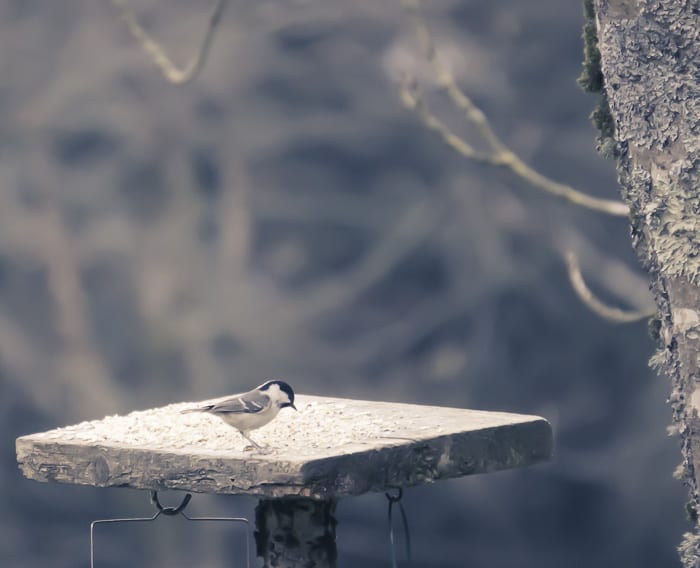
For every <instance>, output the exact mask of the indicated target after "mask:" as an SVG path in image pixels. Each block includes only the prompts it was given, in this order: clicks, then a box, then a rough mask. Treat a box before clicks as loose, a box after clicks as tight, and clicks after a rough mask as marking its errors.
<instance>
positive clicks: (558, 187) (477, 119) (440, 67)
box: [401, 0, 629, 217]
mask: <svg viewBox="0 0 700 568" xmlns="http://www.w3.org/2000/svg"><path fill="white" fill-rule="evenodd" d="M404 4H405V6H406V8H407V10H408V12H409V13H410V14H411V16H412V19H413V21H414V23H415V26H416V30H417V33H418V36H419V38H420V42H421V47H422V49H423V55H424V57H425V58H426V60H427V61H428V63H430V65H431V66H432V67H433V70H434V72H435V75H436V77H437V82H438V85H439V86H440V87H441V88H442V89H444V90H445V91H446V92H447V95H448V96H449V98H450V100H451V101H452V103H453V104H454V105H455V106H456V107H457V108H458V109H460V110H461V111H462V112H463V113H464V117H465V119H466V120H467V122H469V123H471V124H473V125H474V126H475V127H476V128H477V129H478V131H479V132H480V134H481V136H482V137H483V138H484V139H485V140H486V142H487V144H488V146H489V149H490V150H489V152H488V153H486V154H485V153H480V152H477V151H476V150H474V148H473V147H472V146H471V145H470V144H468V143H467V142H466V141H465V140H464V139H463V138H461V137H459V136H457V135H456V134H454V133H453V132H452V130H450V128H449V127H447V125H445V124H444V123H443V122H442V121H440V120H439V119H438V118H437V117H435V115H434V114H432V113H431V112H430V111H429V109H428V107H427V105H426V104H425V101H424V100H423V98H422V97H421V96H420V93H419V92H418V90H417V89H416V88H415V87H414V88H407V86H406V84H405V83H404V84H403V85H402V88H401V100H402V101H403V103H404V105H405V106H406V107H408V108H410V109H412V110H415V111H416V112H417V113H418V115H419V116H420V118H421V120H422V121H423V123H424V124H425V125H426V126H427V127H428V128H429V129H430V130H433V131H434V132H437V133H438V134H439V135H440V136H441V138H442V139H443V141H444V142H445V143H446V144H447V145H448V146H450V147H451V148H453V149H454V150H456V151H457V152H459V153H460V154H461V155H462V156H464V157H465V158H468V159H470V160H475V161H478V162H486V163H490V164H493V165H495V166H500V167H505V168H507V169H509V170H510V171H511V172H513V173H514V174H516V175H517V176H518V177H520V178H521V179H523V180H525V181H527V182H528V183H529V184H530V185H531V186H533V187H535V188H538V189H541V190H543V191H546V192H547V193H550V194H552V195H556V196H558V197H561V198H563V199H566V200H567V201H569V202H571V203H574V204H576V205H580V206H582V207H586V208H588V209H593V210H595V211H599V212H601V213H606V214H608V215H616V216H620V217H626V216H627V215H628V214H629V207H627V205H625V204H624V203H623V202H621V201H617V200H611V199H601V198H598V197H593V196H591V195H588V194H586V193H583V192H581V191H578V190H577V189H574V188H573V187H571V186H569V185H567V184H563V183H559V182H556V181H554V180H551V179H549V178H548V177H546V176H543V175H542V174H540V173H539V172H537V171H535V170H534V169H532V168H531V167H530V166H528V165H527V164H526V163H525V162H523V161H522V160H521V159H520V158H519V157H518V156H517V155H516V154H515V153H514V152H513V151H512V150H510V149H509V148H508V147H507V146H506V145H505V144H504V143H503V142H502V141H501V140H500V139H499V138H498V136H497V135H496V133H495V132H494V131H493V129H492V128H491V124H490V123H489V120H488V118H487V117H486V115H485V114H484V112H483V111H482V110H481V109H480V108H479V107H478V106H477V105H476V104H475V103H474V101H472V100H471V99H470V98H469V97H468V96H467V95H466V93H465V92H464V91H462V90H461V89H460V88H459V86H458V85H457V82H456V80H455V78H454V75H453V73H452V72H451V71H450V69H449V68H448V67H447V66H446V65H445V64H444V63H443V62H442V60H441V58H440V56H439V54H438V51H437V49H436V48H435V42H434V41H433V37H432V35H431V34H430V31H429V30H428V28H427V26H426V25H425V23H424V22H423V18H422V16H421V14H420V11H419V3H418V1H417V0H405V1H404Z"/></svg>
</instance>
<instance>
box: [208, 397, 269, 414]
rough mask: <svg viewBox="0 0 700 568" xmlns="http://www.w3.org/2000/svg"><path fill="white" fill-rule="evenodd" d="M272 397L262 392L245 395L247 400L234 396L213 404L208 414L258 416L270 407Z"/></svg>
mask: <svg viewBox="0 0 700 568" xmlns="http://www.w3.org/2000/svg"><path fill="white" fill-rule="evenodd" d="M270 402H271V401H270V397H269V396H267V395H266V394H265V393H262V392H250V393H246V394H245V398H242V397H241V396H240V395H239V396H232V397H231V398H227V399H225V400H222V401H221V402H217V403H216V404H213V405H212V406H211V408H207V412H215V413H220V414H228V413H232V414H257V413H258V412H262V411H263V410H265V409H266V408H269V406H270Z"/></svg>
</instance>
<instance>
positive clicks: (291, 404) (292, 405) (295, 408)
mask: <svg viewBox="0 0 700 568" xmlns="http://www.w3.org/2000/svg"><path fill="white" fill-rule="evenodd" d="M289 406H291V407H292V408H293V409H294V410H296V411H297V412H299V409H298V408H297V407H296V406H294V403H293V402H290V403H289Z"/></svg>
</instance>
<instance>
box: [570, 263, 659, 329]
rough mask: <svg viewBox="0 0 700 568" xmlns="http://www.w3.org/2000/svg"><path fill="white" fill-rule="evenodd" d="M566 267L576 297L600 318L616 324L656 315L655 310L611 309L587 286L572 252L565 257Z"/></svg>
mask: <svg viewBox="0 0 700 568" xmlns="http://www.w3.org/2000/svg"><path fill="white" fill-rule="evenodd" d="M564 258H565V260H566V267H567V271H568V273H569V281H570V282H571V286H572V287H573V289H574V291H575V292H576V295H577V296H578V297H579V298H580V299H581V301H582V302H583V303H584V304H586V306H588V308H590V309H591V310H592V311H593V312H595V313H596V314H598V315H599V316H600V317H602V318H605V319H606V320H609V321H612V322H615V323H632V322H637V321H639V320H643V319H645V318H649V317H651V316H653V315H654V313H655V310H648V311H624V310H621V309H619V308H611V307H610V306H607V305H606V304H604V303H603V302H601V301H600V300H599V299H598V298H596V297H595V296H594V295H593V292H591V290H590V288H589V287H588V286H587V285H586V282H585V281H584V279H583V275H582V274H581V267H580V266H579V263H578V259H577V258H576V255H575V254H574V253H573V252H572V251H568V252H567V253H566V254H565V256H564Z"/></svg>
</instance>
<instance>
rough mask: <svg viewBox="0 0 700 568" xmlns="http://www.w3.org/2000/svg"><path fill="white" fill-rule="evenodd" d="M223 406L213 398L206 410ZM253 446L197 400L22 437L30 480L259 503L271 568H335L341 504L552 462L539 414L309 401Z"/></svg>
mask: <svg viewBox="0 0 700 568" xmlns="http://www.w3.org/2000/svg"><path fill="white" fill-rule="evenodd" d="M209 402H213V401H203V402H202V403H201V404H205V403H209ZM295 402H296V405H297V408H298V409H299V412H294V411H291V410H284V411H282V412H280V414H279V415H278V417H277V418H276V419H275V420H274V421H273V422H271V423H270V424H269V425H267V426H265V427H264V428H261V429H260V430H255V431H254V432H253V433H252V436H253V437H254V439H255V440H256V441H257V442H258V443H261V444H266V445H268V446H269V448H270V449H269V451H268V452H266V453H259V452H251V451H246V450H245V448H246V445H247V442H246V440H244V439H243V437H242V436H240V434H239V433H238V432H237V431H236V430H235V429H233V428H231V427H230V426H228V425H227V424H225V423H224V422H223V421H221V420H220V419H218V418H216V417H214V416H211V415H207V414H199V413H195V414H180V410H183V409H185V408H191V407H192V406H193V403H179V404H171V405H169V406H165V407H162V408H154V409H151V410H144V411H137V412H132V413H130V414H127V415H126V416H108V417H106V418H104V419H102V420H95V421H92V422H83V423H81V424H76V425H74V426H68V427H65V428H58V429H56V430H50V431H48V432H43V433H39V434H32V435H28V436H22V437H20V438H18V439H17V442H16V449H17V462H18V464H19V468H20V469H21V471H22V473H23V474H24V475H25V476H26V477H27V478H29V479H34V480H37V481H46V482H59V483H75V484H82V485H93V486H96V487H110V486H119V487H133V488H137V489H150V490H164V489H175V490H182V491H192V492H199V493H225V494H243V495H256V496H258V497H259V498H260V501H259V504H258V507H257V509H256V525H257V527H256V543H257V551H258V555H259V556H261V557H263V559H264V562H265V566H276V567H280V568H298V567H301V566H304V567H311V568H313V567H316V568H327V567H334V566H335V564H336V562H335V558H336V546H335V519H334V516H333V515H334V511H335V506H336V503H337V501H338V499H340V498H341V497H347V496H352V495H361V494H363V493H366V492H369V491H388V490H390V489H392V488H401V487H406V486H410V485H417V484H422V483H431V482H433V481H436V480H438V479H446V478H450V477H459V476H462V475H471V474H476V473H487V472H492V471H498V470H502V469H509V468H517V467H523V466H527V465H530V464H533V463H536V462H540V461H543V460H547V459H549V457H550V456H551V453H552V431H551V428H550V425H549V423H548V422H547V421H546V420H545V419H544V418H540V417H538V416H527V415H520V414H508V413H503V412H482V411H476V410H464V409H459V408H445V407H436V406H423V405H414V404H397V403H388V402H370V401H364V400H352V399H342V398H326V397H319V396H305V395H298V396H297V398H296V401H295Z"/></svg>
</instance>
